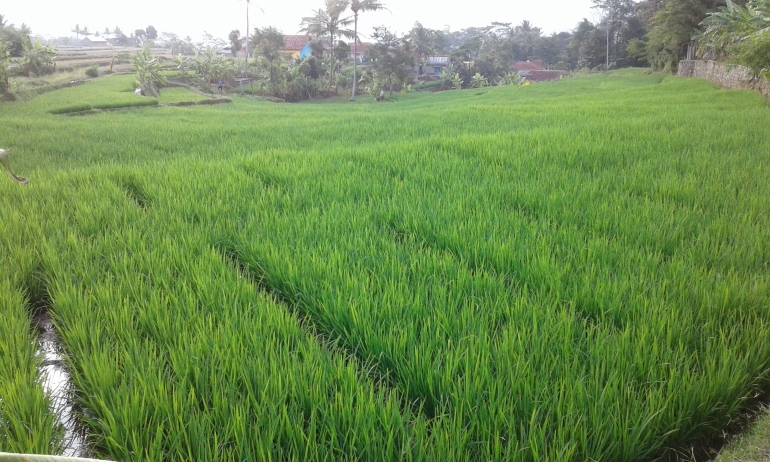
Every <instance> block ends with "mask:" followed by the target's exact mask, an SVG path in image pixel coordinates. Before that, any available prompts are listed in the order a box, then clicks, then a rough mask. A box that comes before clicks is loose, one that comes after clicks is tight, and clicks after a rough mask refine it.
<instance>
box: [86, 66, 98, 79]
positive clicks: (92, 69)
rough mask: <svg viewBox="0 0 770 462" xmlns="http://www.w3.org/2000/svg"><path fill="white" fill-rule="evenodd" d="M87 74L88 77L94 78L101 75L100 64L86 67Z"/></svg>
mask: <svg viewBox="0 0 770 462" xmlns="http://www.w3.org/2000/svg"><path fill="white" fill-rule="evenodd" d="M86 75H87V76H88V77H91V78H92V79H95V78H97V77H99V65H98V64H94V65H92V66H89V67H88V69H86Z"/></svg>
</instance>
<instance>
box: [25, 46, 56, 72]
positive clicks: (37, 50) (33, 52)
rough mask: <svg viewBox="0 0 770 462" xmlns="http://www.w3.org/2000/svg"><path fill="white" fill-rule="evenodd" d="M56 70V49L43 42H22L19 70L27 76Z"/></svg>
mask: <svg viewBox="0 0 770 462" xmlns="http://www.w3.org/2000/svg"><path fill="white" fill-rule="evenodd" d="M55 70H56V50H55V49H53V48H52V47H49V46H47V45H43V42H42V41H40V40H36V41H35V43H28V44H24V52H23V53H22V56H21V72H22V74H24V75H25V76H27V77H30V76H32V75H33V74H34V75H36V76H39V75H45V74H50V73H53V72H54V71H55Z"/></svg>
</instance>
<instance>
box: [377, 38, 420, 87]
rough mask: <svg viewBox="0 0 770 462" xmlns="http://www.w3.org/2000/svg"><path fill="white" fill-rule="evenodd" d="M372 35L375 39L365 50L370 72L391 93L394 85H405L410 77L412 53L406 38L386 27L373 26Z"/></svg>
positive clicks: (412, 61) (412, 65)
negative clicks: (369, 60) (375, 41)
mask: <svg viewBox="0 0 770 462" xmlns="http://www.w3.org/2000/svg"><path fill="white" fill-rule="evenodd" d="M372 37H373V38H375V39H376V40H377V43H375V44H374V45H372V46H371V47H370V48H369V51H368V52H367V54H368V56H369V58H370V59H371V62H372V64H371V69H372V72H373V73H374V75H375V76H376V79H377V80H378V81H379V82H381V83H382V85H383V88H386V89H388V91H389V92H390V94H391V95H392V94H393V87H394V86H398V85H406V84H407V83H409V81H410V80H411V79H412V69H413V68H414V54H413V53H412V50H411V48H410V47H409V44H408V42H407V41H406V40H404V39H401V38H399V37H397V36H396V35H395V34H394V33H392V32H391V31H389V30H387V29H386V28H379V29H378V28H375V33H374V34H373V35H372Z"/></svg>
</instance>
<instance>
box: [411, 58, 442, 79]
mask: <svg viewBox="0 0 770 462" xmlns="http://www.w3.org/2000/svg"><path fill="white" fill-rule="evenodd" d="M449 62H450V61H449V56H428V58H427V59H426V60H425V64H417V65H416V66H415V69H414V71H415V72H416V73H417V75H441V71H443V70H444V69H445V68H446V67H447V66H449Z"/></svg>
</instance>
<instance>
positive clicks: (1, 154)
mask: <svg viewBox="0 0 770 462" xmlns="http://www.w3.org/2000/svg"><path fill="white" fill-rule="evenodd" d="M11 151H12V149H9V150H7V151H6V150H5V149H0V162H1V163H2V164H3V166H4V167H5V169H6V170H7V171H8V174H9V175H11V178H13V179H14V180H16V181H18V182H19V183H21V184H27V183H29V180H27V179H26V178H24V177H20V176H16V174H15V173H13V171H12V170H11V164H10V161H9V160H8V153H9V152H11Z"/></svg>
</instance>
